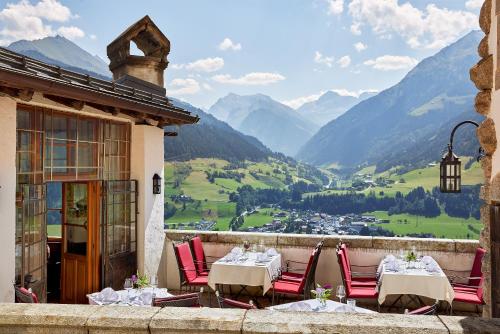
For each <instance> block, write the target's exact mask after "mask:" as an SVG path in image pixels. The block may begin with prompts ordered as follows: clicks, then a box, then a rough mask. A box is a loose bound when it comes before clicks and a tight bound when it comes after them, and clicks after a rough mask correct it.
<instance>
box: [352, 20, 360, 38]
mask: <svg viewBox="0 0 500 334" xmlns="http://www.w3.org/2000/svg"><path fill="white" fill-rule="evenodd" d="M350 29H351V33H352V34H353V35H356V36H359V35H361V24H360V23H353V24H351V28H350Z"/></svg>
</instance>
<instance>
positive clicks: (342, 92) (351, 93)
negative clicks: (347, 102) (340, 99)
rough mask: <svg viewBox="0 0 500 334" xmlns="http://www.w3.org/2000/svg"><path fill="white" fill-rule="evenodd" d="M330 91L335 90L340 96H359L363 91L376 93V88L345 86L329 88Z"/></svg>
mask: <svg viewBox="0 0 500 334" xmlns="http://www.w3.org/2000/svg"><path fill="white" fill-rule="evenodd" d="M330 90H331V91H332V92H335V93H337V94H339V95H340V96H354V97H359V96H360V95H361V94H363V93H378V92H379V90H378V89H373V88H369V89H358V90H348V89H345V88H335V89H330Z"/></svg>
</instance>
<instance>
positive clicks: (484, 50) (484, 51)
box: [477, 35, 489, 58]
mask: <svg viewBox="0 0 500 334" xmlns="http://www.w3.org/2000/svg"><path fill="white" fill-rule="evenodd" d="M477 53H479V56H480V57H481V58H486V57H488V56H489V50H488V35H486V36H484V38H483V39H482V40H481V42H480V43H479V46H478V48H477Z"/></svg>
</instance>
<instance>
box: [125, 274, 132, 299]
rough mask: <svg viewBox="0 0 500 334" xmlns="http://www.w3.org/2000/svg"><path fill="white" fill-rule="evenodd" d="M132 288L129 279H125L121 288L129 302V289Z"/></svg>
mask: <svg viewBox="0 0 500 334" xmlns="http://www.w3.org/2000/svg"><path fill="white" fill-rule="evenodd" d="M133 287H134V282H132V279H131V278H126V279H125V282H124V283H123V288H124V289H125V290H127V299H128V300H130V289H132V288H133Z"/></svg>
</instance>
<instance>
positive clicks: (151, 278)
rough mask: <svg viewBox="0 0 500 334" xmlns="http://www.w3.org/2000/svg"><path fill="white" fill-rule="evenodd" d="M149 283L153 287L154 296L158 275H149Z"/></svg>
mask: <svg viewBox="0 0 500 334" xmlns="http://www.w3.org/2000/svg"><path fill="white" fill-rule="evenodd" d="M149 285H150V286H151V287H152V288H153V296H154V295H155V290H156V288H157V287H158V276H156V275H151V276H149Z"/></svg>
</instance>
